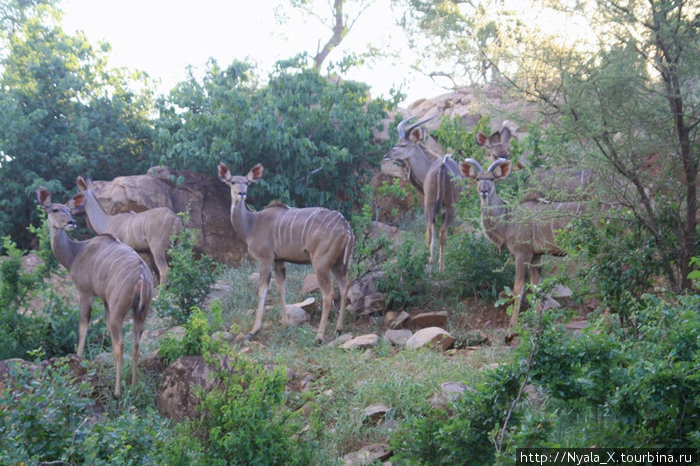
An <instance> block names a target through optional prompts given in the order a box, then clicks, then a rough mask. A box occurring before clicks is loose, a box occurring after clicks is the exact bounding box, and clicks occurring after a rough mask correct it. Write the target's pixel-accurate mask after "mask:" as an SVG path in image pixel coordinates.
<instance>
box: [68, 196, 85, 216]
mask: <svg viewBox="0 0 700 466" xmlns="http://www.w3.org/2000/svg"><path fill="white" fill-rule="evenodd" d="M86 200H87V196H86V195H85V193H84V192H80V193H78V194H76V195H75V196H73V199H71V202H70V205H69V207H70V210H71V213H72V212H73V211H81V210H83V209H85V201H86Z"/></svg>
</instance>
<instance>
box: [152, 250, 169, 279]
mask: <svg viewBox="0 0 700 466" xmlns="http://www.w3.org/2000/svg"><path fill="white" fill-rule="evenodd" d="M155 250H156V249H155V248H153V247H151V251H155ZM153 262H155V264H156V268H157V269H158V278H159V279H160V280H159V281H160V284H161V285H165V284H166V283H167V281H168V261H166V260H165V256H164V255H161V254H153Z"/></svg>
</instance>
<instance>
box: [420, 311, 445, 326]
mask: <svg viewBox="0 0 700 466" xmlns="http://www.w3.org/2000/svg"><path fill="white" fill-rule="evenodd" d="M445 325H447V311H436V312H422V313H420V314H416V315H414V316H411V327H413V328H427V327H444V326H445Z"/></svg>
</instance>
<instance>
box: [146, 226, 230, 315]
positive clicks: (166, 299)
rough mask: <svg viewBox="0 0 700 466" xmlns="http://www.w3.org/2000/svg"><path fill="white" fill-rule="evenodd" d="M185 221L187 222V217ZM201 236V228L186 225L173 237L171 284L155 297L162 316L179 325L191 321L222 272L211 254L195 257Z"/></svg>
mask: <svg viewBox="0 0 700 466" xmlns="http://www.w3.org/2000/svg"><path fill="white" fill-rule="evenodd" d="M184 223H187V222H186V217H185V221H184ZM198 238H199V231H198V230H196V229H190V228H184V229H183V230H182V231H181V232H180V233H179V234H178V235H176V236H175V237H174V238H173V240H174V241H173V245H172V246H171V247H170V248H169V249H168V256H169V258H170V261H169V262H170V268H169V270H168V284H167V287H166V288H165V289H161V290H160V292H159V295H158V296H157V297H156V299H155V300H154V307H155V308H156V309H157V312H158V315H159V316H161V317H168V318H170V319H171V320H172V321H173V322H174V323H175V324H182V323H184V322H185V321H187V318H188V317H189V315H190V312H191V309H192V308H194V307H197V306H201V304H202V303H203V302H204V300H205V299H206V297H207V295H208V293H209V287H210V286H211V284H212V283H214V281H215V280H216V276H217V274H218V273H219V268H218V267H217V266H216V264H215V263H214V261H213V260H212V259H211V258H210V257H208V256H207V255H204V254H203V255H201V256H200V257H199V258H197V257H196V256H195V253H194V247H195V246H196V244H197V239H198Z"/></svg>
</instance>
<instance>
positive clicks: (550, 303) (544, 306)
mask: <svg viewBox="0 0 700 466" xmlns="http://www.w3.org/2000/svg"><path fill="white" fill-rule="evenodd" d="M560 307H561V304H559V302H558V301H557V300H556V299H554V298H551V297H550V298H547V299H545V300H544V301H541V302H539V303H537V310H538V311H548V310H549V309H558V308H560Z"/></svg>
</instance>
